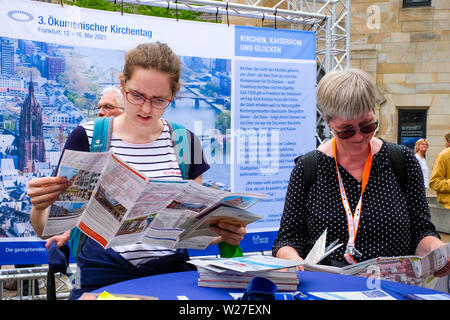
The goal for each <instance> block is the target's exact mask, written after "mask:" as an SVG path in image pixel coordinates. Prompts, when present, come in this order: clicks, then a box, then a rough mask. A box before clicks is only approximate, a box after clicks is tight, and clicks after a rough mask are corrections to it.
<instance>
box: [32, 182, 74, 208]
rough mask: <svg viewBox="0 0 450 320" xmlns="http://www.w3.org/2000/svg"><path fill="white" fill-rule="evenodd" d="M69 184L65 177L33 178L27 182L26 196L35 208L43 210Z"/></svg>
mask: <svg viewBox="0 0 450 320" xmlns="http://www.w3.org/2000/svg"><path fill="white" fill-rule="evenodd" d="M70 185H71V182H70V181H68V180H67V178H66V177H46V178H35V179H32V180H30V182H29V183H28V187H29V189H28V196H29V197H30V201H31V204H32V205H33V208H35V209H36V210H44V209H46V208H47V207H49V206H50V205H51V204H52V203H53V202H55V201H56V200H57V199H58V197H59V195H60V194H62V193H63V192H64V191H66V190H67V188H68V187H69V186H70Z"/></svg>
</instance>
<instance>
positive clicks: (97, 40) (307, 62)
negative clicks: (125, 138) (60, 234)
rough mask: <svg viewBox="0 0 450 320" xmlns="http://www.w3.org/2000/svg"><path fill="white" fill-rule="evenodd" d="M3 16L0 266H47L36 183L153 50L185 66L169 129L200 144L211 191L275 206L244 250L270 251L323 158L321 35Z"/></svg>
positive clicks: (117, 16) (9, 4) (105, 17)
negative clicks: (287, 210) (106, 94)
mask: <svg viewBox="0 0 450 320" xmlns="http://www.w3.org/2000/svg"><path fill="white" fill-rule="evenodd" d="M0 5H1V7H0V19H1V21H2V28H0V62H1V64H0V66H1V74H0V160H1V167H0V175H1V176H0V264H24V263H47V252H46V250H45V247H44V244H45V241H42V240H41V239H39V238H37V237H36V235H35V233H34V230H33V228H32V226H31V224H30V219H29V213H30V209H31V204H30V201H29V198H28V196H27V194H26V192H27V188H28V187H27V185H28V181H29V180H30V179H32V178H35V177H42V176H49V175H51V173H52V171H53V170H54V169H55V166H56V165H57V163H58V159H59V157H60V154H61V150H62V148H63V146H64V143H65V140H66V139H67V136H68V135H69V134H70V132H71V131H72V130H73V129H74V128H75V127H76V126H77V125H78V124H79V123H80V122H82V121H87V120H91V119H93V118H94V117H95V116H96V111H95V110H94V106H96V104H97V102H98V100H99V99H100V95H101V91H102V90H103V89H104V88H105V87H107V86H111V85H115V86H117V87H119V74H120V72H121V70H122V67H123V63H124V56H125V52H126V51H127V50H129V49H132V48H134V47H135V46H136V45H138V44H139V43H144V42H153V41H160V42H165V43H167V44H168V45H169V46H170V47H171V48H172V49H173V50H174V52H175V53H176V54H177V55H178V56H179V58H180V61H181V64H182V83H183V86H182V89H181V91H180V93H179V94H178V96H177V97H176V99H175V100H174V102H173V103H172V104H171V106H169V107H168V108H167V110H166V111H165V114H164V116H163V117H164V118H166V119H168V120H170V121H173V122H177V123H179V124H182V125H184V126H186V127H187V128H188V129H190V130H191V131H193V132H194V133H195V134H196V135H197V136H198V137H199V139H200V140H201V142H202V146H203V150H204V153H205V155H206V157H207V160H208V162H209V164H210V165H211V169H210V170H208V171H207V172H205V173H204V174H203V183H204V185H207V186H210V187H213V188H219V189H223V190H230V191H247V192H258V193H266V194H268V195H269V197H268V198H267V199H265V200H264V201H262V202H261V203H259V204H257V205H255V206H254V207H252V210H251V211H253V212H255V213H258V214H263V215H264V217H265V218H264V219H262V220H261V221H259V222H257V223H254V224H252V225H250V226H249V227H248V229H247V231H248V233H249V234H248V235H247V236H246V237H245V239H244V241H243V242H242V243H241V246H242V248H243V250H244V251H246V252H251V251H264V250H270V249H271V247H272V244H273V241H274V239H275V236H276V232H277V230H278V227H279V223H280V219H281V215H282V212H283V205H284V197H285V193H286V188H287V184H288V181H289V176H290V172H291V170H292V168H293V166H294V161H293V160H294V158H295V157H297V156H299V155H301V154H303V153H306V152H308V151H310V150H312V149H314V148H315V131H316V125H315V122H316V103H315V85H316V60H315V51H316V50H315V36H314V34H313V33H312V32H303V31H291V30H282V29H278V30H274V29H266V28H256V27H242V26H228V25H225V24H214V23H200V22H192V21H176V20H173V19H164V18H155V17H148V16H140V15H131V14H124V15H121V13H120V12H107V11H98V10H91V9H82V8H78V7H73V6H69V5H65V6H64V7H62V6H60V5H55V4H47V3H42V2H35V1H26V0H17V1H7V0H0ZM30 121H32V123H33V126H32V129H30V128H29V126H27V123H30ZM215 247H217V246H215ZM217 252H218V250H217V248H214V247H210V248H208V249H207V250H204V251H195V250H194V251H192V252H191V254H195V255H205V254H215V253H217Z"/></svg>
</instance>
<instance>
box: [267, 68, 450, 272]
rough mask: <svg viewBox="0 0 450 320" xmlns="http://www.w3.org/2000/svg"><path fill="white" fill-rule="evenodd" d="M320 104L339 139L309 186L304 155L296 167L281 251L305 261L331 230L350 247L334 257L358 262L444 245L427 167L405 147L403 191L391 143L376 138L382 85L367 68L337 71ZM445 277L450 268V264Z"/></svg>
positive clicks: (320, 154)
mask: <svg viewBox="0 0 450 320" xmlns="http://www.w3.org/2000/svg"><path fill="white" fill-rule="evenodd" d="M317 104H318V106H319V108H320V110H321V112H322V114H323V116H324V119H325V120H326V121H327V123H328V126H329V127H330V128H331V130H332V131H333V133H334V135H335V138H333V139H332V140H330V141H328V142H326V143H324V144H322V145H321V146H320V147H319V148H318V149H317V151H316V153H317V177H316V180H315V182H314V183H313V184H312V186H311V188H310V190H309V192H305V179H304V177H305V175H304V174H305V171H306V170H308V169H309V168H306V167H304V164H303V159H302V157H301V158H299V160H298V161H297V162H296V165H295V167H294V169H293V171H292V173H291V177H290V181H289V186H288V190H287V194H286V200H285V206H284V212H283V216H282V219H281V224H280V229H279V233H278V236H277V239H276V241H275V243H274V246H273V255H275V256H277V257H279V258H285V259H292V260H298V261H302V260H303V258H305V257H306V255H307V254H308V252H309V251H310V250H311V248H312V246H313V244H314V242H315V241H316V240H317V239H318V238H319V236H320V235H321V233H322V232H323V231H324V230H325V229H327V231H328V235H327V237H328V238H329V239H330V240H331V241H332V240H335V239H339V241H340V242H344V244H346V245H344V246H342V247H341V248H339V249H337V250H335V251H334V252H333V253H332V254H331V255H330V256H329V260H328V263H329V264H333V265H345V264H353V263H356V262H360V261H364V260H367V259H371V258H374V257H378V256H399V255H411V254H417V255H424V254H426V253H428V252H429V251H431V250H433V249H435V248H437V247H440V246H442V245H444V243H443V242H442V241H441V240H440V238H439V235H438V233H437V232H436V230H435V227H434V226H433V224H432V223H431V221H430V212H429V209H428V205H427V200H426V196H425V191H424V190H425V189H424V186H423V182H422V181H423V178H422V172H421V170H420V166H419V164H418V163H417V160H416V159H415V157H414V153H413V152H412V151H411V150H409V149H408V148H406V147H404V148H403V155H404V159H405V164H406V170H407V175H408V180H407V183H406V186H404V188H403V189H402V188H401V187H400V185H399V183H398V182H397V180H396V176H395V174H394V171H393V169H392V166H391V163H390V160H389V157H388V153H387V146H386V142H385V141H383V140H381V139H378V138H376V137H374V134H375V130H376V129H377V127H378V121H377V119H376V117H375V113H374V106H375V90H374V87H373V85H372V83H371V81H370V79H369V77H368V75H367V74H365V73H364V72H362V71H359V70H351V69H350V70H341V71H332V72H330V73H328V74H326V75H325V76H324V77H323V78H322V80H321V81H320V83H319V84H318V87H317ZM449 265H450V264H447V267H446V268H444V270H442V271H441V272H440V274H439V275H445V274H448V273H449V269H450V268H449V267H448V266H449Z"/></svg>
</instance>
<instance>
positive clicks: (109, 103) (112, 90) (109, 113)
mask: <svg viewBox="0 0 450 320" xmlns="http://www.w3.org/2000/svg"><path fill="white" fill-rule="evenodd" d="M95 109H96V110H97V117H100V118H101V117H117V116H119V115H121V114H122V112H123V96H122V92H121V91H120V90H119V89H117V88H116V87H114V86H112V87H107V88H105V89H103V91H102V97H101V98H100V100H99V101H98V103H97V106H96V107H95Z"/></svg>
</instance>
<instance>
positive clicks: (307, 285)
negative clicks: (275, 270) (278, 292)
mask: <svg viewBox="0 0 450 320" xmlns="http://www.w3.org/2000/svg"><path fill="white" fill-rule="evenodd" d="M299 279H300V284H299V286H298V290H299V291H301V292H304V293H308V292H332V291H367V290H370V288H369V287H368V279H367V278H363V277H355V276H345V275H338V274H330V273H322V272H308V271H304V272H302V271H299ZM197 280H198V273H197V271H188V272H179V273H168V274H163V275H157V276H150V277H143V278H139V279H134V280H129V281H124V282H120V283H116V284H113V285H110V286H106V287H103V288H101V289H98V290H96V291H94V292H96V293H101V292H103V291H107V292H109V293H111V294H135V295H145V296H153V297H157V298H158V299H160V300H177V299H178V296H185V297H187V298H188V299H190V300H230V299H232V297H231V295H230V294H229V293H230V292H244V291H245V290H242V289H230V288H205V287H199V286H198V285H197ZM372 281H373V280H372ZM385 286H387V287H390V288H392V289H395V290H398V291H400V292H402V293H404V294H432V293H442V292H439V291H435V290H430V289H426V288H422V287H417V286H412V285H407V284H402V283H397V282H391V281H383V280H382V281H381V289H382V290H384V291H386V292H387V293H389V294H390V295H392V296H393V297H394V298H396V299H399V300H404V299H405V298H404V297H403V296H402V295H400V294H398V293H396V292H394V291H390V290H388V289H386V288H385Z"/></svg>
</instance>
